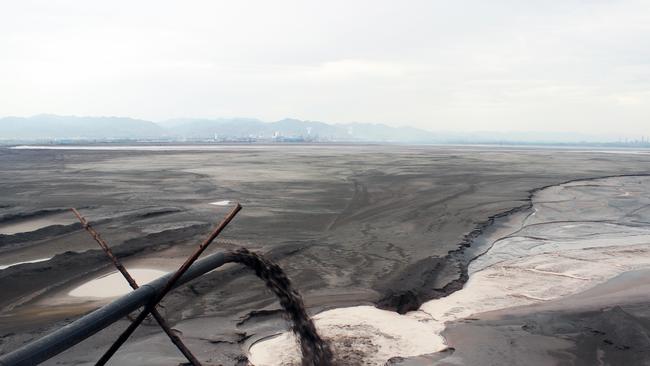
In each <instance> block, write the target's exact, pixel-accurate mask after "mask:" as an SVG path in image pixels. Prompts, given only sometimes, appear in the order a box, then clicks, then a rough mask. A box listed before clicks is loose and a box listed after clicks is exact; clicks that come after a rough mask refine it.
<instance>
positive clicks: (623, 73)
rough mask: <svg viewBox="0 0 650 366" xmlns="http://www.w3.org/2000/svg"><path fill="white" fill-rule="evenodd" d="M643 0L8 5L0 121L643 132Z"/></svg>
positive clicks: (647, 32)
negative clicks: (196, 120) (93, 119)
mask: <svg viewBox="0 0 650 366" xmlns="http://www.w3.org/2000/svg"><path fill="white" fill-rule="evenodd" d="M648 44H650V2H648V1H642V0H639V1H604V0H593V1H584V0H566V1H514V0H512V1H505V0H496V1H479V0H476V1H458V2H442V1H428V0H414V1H409V2H400V1H384V0H378V1H354V2H348V1H339V0H334V1H327V2H309V1H274V2H264V1H246V2H222V1H193V2H180V1H175V2H174V1H151V0H143V1H137V2H127V1H123V0H118V1H112V2H98V1H81V0H63V1H56V2H51V1H31V0H27V1H20V2H5V3H4V4H2V5H0V47H2V49H3V50H4V51H3V54H2V57H0V80H2V84H3V87H2V88H0V116H31V115H36V114H41V113H53V114H60V115H85V116H129V117H133V118H142V119H146V120H153V121H161V120H166V119H171V118H179V117H200V118H218V117H252V118H259V119H261V120H279V119H282V118H285V117H293V118H299V119H305V120H315V121H326V122H334V123H345V122H368V123H373V122H376V123H384V124H387V125H391V126H403V125H408V126H413V127H417V128H421V129H426V130H430V131H464V132H467V131H553V132H556V131H557V132H581V133H590V134H608V135H610V136H612V138H618V137H639V136H650V47H647V45H648Z"/></svg>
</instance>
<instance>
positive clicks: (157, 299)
mask: <svg viewBox="0 0 650 366" xmlns="http://www.w3.org/2000/svg"><path fill="white" fill-rule="evenodd" d="M241 208H242V207H241V205H240V204H239V202H238V203H237V204H236V205H235V207H233V209H232V210H230V212H229V213H228V215H226V217H225V218H224V219H223V220H222V221H221V222H220V223H219V225H217V227H215V228H214V230H212V232H211V233H210V235H209V236H208V237H207V238H206V239H205V240H204V241H203V242H202V243H201V245H199V247H198V248H196V250H195V251H194V252H193V253H192V255H190V257H189V258H187V259H186V260H185V262H183V264H182V265H181V266H180V268H179V269H178V270H177V271H176V272H175V273H174V274H173V275H172V276H171V277H170V278H169V281H167V283H166V284H165V287H163V288H162V290H160V291H158V293H157V294H156V297H155V298H154V299H153V300H152V301H151V302H149V303H148V304H147V306H145V307H144V310H142V312H140V314H139V315H138V317H137V318H135V320H134V321H133V322H131V324H129V327H128V328H126V330H125V331H124V332H122V334H120V336H119V337H118V338H117V340H116V341H115V343H113V344H112V345H111V347H110V348H109V349H108V350H107V351H106V352H105V353H104V354H103V355H102V357H101V358H100V359H99V361H97V363H96V364H95V365H96V366H103V365H105V364H106V363H107V362H108V360H110V359H111V357H113V355H114V354H115V352H117V350H118V349H119V348H120V347H121V346H122V345H123V344H124V342H126V340H127V339H129V337H130V336H131V334H133V332H135V330H136V329H137V328H138V326H140V324H141V323H142V322H143V321H144V319H145V318H146V317H147V316H148V315H149V313H151V310H152V309H155V307H156V305H158V303H159V302H160V301H161V300H162V299H163V297H165V295H167V293H168V292H169V291H170V290H171V289H172V288H174V285H175V284H176V282H177V281H178V279H179V278H181V277H182V276H183V274H184V273H185V272H186V271H187V270H188V269H189V268H190V266H191V265H192V263H194V262H195V261H196V260H197V259H199V256H200V255H201V253H203V251H204V250H205V249H206V248H207V247H208V245H210V244H211V243H212V242H213V241H214V239H216V238H217V236H219V234H220V233H221V232H222V231H223V230H224V229H225V228H226V226H228V224H229V223H230V222H231V221H232V220H233V219H234V218H235V216H236V215H237V213H238V212H239V211H240V210H241Z"/></svg>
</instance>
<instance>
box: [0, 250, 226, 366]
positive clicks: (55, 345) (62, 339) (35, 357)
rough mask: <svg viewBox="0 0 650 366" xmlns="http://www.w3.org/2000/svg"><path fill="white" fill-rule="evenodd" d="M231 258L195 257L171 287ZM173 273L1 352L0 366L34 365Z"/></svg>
mask: <svg viewBox="0 0 650 366" xmlns="http://www.w3.org/2000/svg"><path fill="white" fill-rule="evenodd" d="M229 262H233V255H232V254H231V253H228V252H227V253H215V254H212V255H209V256H207V257H205V258H204V259H201V260H199V261H196V262H195V263H194V264H193V265H192V266H191V267H190V268H189V269H188V270H187V272H185V274H184V275H183V276H181V277H180V279H179V280H178V282H176V284H175V286H174V288H176V287H178V286H180V285H182V284H184V283H187V282H189V281H191V280H193V279H195V278H197V277H199V276H202V275H204V274H206V273H207V272H210V271H212V270H213V269H215V268H218V267H221V266H222V265H224V264H226V263H229ZM173 275H174V273H168V274H167V275H165V276H162V277H160V278H158V279H157V280H155V281H153V282H150V283H148V284H145V285H142V286H141V287H140V288H138V289H137V290H135V291H133V292H130V293H129V294H127V295H124V296H122V297H120V298H119V299H117V300H115V301H113V302H111V303H110V304H107V305H105V306H103V307H101V308H99V309H97V310H95V311H93V312H92V313H90V314H88V315H86V316H84V317H82V318H80V319H77V320H76V321H74V322H72V323H70V324H68V325H66V326H64V327H62V328H60V329H58V330H56V331H54V332H52V333H50V334H48V335H46V336H44V337H43V338H40V339H38V340H36V341H34V342H31V343H29V344H27V345H24V346H22V347H20V348H18V349H17V350H15V351H13V352H10V353H8V354H5V355H2V356H0V366H23V365H24V366H27V365H37V364H39V363H41V362H43V361H45V360H48V359H50V358H52V357H54V356H55V355H57V354H59V353H61V352H63V351H65V350H66V349H68V348H71V347H72V346H74V345H76V344H77V343H79V342H81V341H83V340H84V339H86V338H88V337H90V336H92V335H93V334H95V333H97V332H99V331H100V330H102V329H104V328H106V327H108V326H109V325H111V324H113V323H114V322H116V321H118V320H119V319H121V318H123V317H125V316H126V315H127V314H129V313H131V312H133V311H135V310H136V309H138V308H140V307H142V306H144V305H146V304H148V303H149V302H150V301H152V300H154V299H155V298H156V297H158V294H159V293H160V292H161V291H162V290H163V289H164V288H165V285H166V284H167V283H168V282H169V280H170V279H171V278H172V276H173Z"/></svg>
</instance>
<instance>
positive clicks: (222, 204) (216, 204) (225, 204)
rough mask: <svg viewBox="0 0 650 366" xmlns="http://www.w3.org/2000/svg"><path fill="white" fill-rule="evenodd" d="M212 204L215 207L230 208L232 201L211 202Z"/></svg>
mask: <svg viewBox="0 0 650 366" xmlns="http://www.w3.org/2000/svg"><path fill="white" fill-rule="evenodd" d="M210 204H211V205H215V206H228V205H229V204H230V201H228V200H223V201H216V202H210Z"/></svg>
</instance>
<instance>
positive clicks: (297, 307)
mask: <svg viewBox="0 0 650 366" xmlns="http://www.w3.org/2000/svg"><path fill="white" fill-rule="evenodd" d="M230 255H231V256H232V257H231V258H232V260H233V262H237V263H240V264H243V265H245V266H246V267H248V268H250V269H252V270H254V271H255V274H256V275H257V277H259V278H261V279H262V280H264V282H265V284H266V287H268V288H269V289H270V290H271V291H273V293H274V294H275V295H276V296H277V297H278V299H279V300H280V305H281V306H282V309H283V310H284V316H285V317H286V319H287V320H289V321H290V322H291V330H292V331H293V333H294V334H295V335H296V338H297V339H298V342H299V343H300V350H301V352H302V365H303V366H330V365H333V362H332V351H331V349H330V346H329V344H328V343H327V342H326V341H324V340H323V339H322V338H321V337H320V335H318V332H317V331H316V327H315V326H314V322H313V321H312V320H311V318H310V317H309V315H307V312H306V311H305V304H304V303H303V301H302V297H301V296H300V294H299V293H298V292H297V291H296V290H294V289H293V287H292V286H291V281H290V280H289V278H288V277H287V275H286V274H285V273H284V271H283V270H282V268H280V266H278V265H277V264H275V263H273V262H271V261H269V260H268V259H266V258H264V257H262V256H261V255H259V254H257V253H253V252H251V251H249V250H248V249H243V248H242V249H237V250H235V251H232V252H231V253H230Z"/></svg>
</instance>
